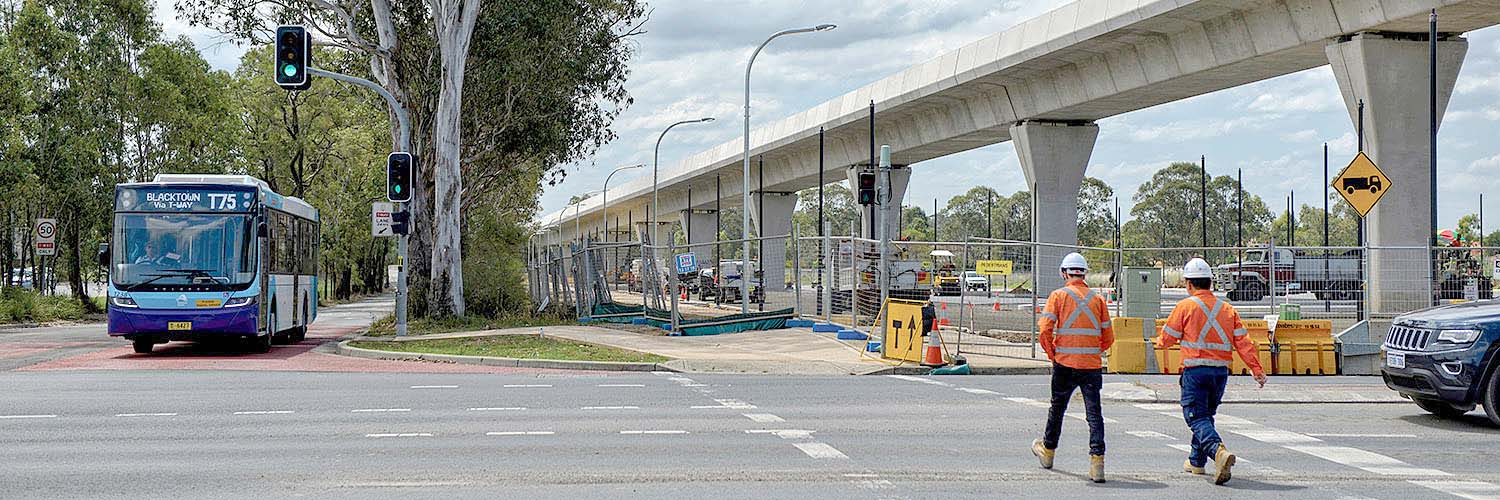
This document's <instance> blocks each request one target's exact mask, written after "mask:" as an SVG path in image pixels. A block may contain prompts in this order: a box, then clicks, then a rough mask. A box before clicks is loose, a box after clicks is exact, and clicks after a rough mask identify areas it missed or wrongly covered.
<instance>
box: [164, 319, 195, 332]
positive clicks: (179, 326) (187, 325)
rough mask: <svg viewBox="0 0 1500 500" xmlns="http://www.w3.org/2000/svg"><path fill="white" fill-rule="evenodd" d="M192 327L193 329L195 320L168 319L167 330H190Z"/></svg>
mask: <svg viewBox="0 0 1500 500" xmlns="http://www.w3.org/2000/svg"><path fill="white" fill-rule="evenodd" d="M192 329H193V322H191V321H168V322H167V330H171V331H174V332H180V331H188V330H192Z"/></svg>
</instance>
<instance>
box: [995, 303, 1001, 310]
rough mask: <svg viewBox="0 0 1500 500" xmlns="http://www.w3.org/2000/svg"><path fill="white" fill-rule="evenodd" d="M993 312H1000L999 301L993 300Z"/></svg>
mask: <svg viewBox="0 0 1500 500" xmlns="http://www.w3.org/2000/svg"><path fill="white" fill-rule="evenodd" d="M995 312H1000V301H998V300H997V301H995Z"/></svg>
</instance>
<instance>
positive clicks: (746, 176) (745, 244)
mask: <svg viewBox="0 0 1500 500" xmlns="http://www.w3.org/2000/svg"><path fill="white" fill-rule="evenodd" d="M835 27H836V26H834V25H832V24H819V25H817V26H814V27H811V28H797V29H789V30H783V31H779V32H777V33H776V34H774V35H771V36H770V37H769V38H766V41H764V42H761V43H760V46H759V47H756V48H755V52H752V53H751V54H750V60H749V61H748V62H746V63H745V158H744V164H743V169H742V171H741V174H742V175H743V178H742V180H741V183H740V196H741V203H743V204H744V205H743V207H742V210H740V215H741V217H740V218H741V219H742V220H741V222H742V224H743V229H742V232H741V238H743V241H741V242H740V254H741V259H742V262H744V264H743V265H741V266H740V267H741V269H740V312H741V313H745V314H749V313H750V279H749V276H746V275H745V274H746V273H745V271H746V270H748V269H749V267H750V266H749V263H750V69H751V68H753V67H755V57H756V56H759V55H760V51H761V50H763V49H765V48H766V45H767V44H770V43H771V40H775V39H777V38H780V37H783V36H786V35H795V34H799V33H812V32H816V31H828V30H831V29H834V28H835ZM761 236H765V235H761Z"/></svg>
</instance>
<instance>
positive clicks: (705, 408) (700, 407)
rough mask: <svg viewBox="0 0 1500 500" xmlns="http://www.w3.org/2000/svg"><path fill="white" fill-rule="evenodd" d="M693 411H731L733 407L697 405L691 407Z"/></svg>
mask: <svg viewBox="0 0 1500 500" xmlns="http://www.w3.org/2000/svg"><path fill="white" fill-rule="evenodd" d="M691 409H693V410H732V409H734V408H733V407H730V406H724V405H698V406H693V407H691Z"/></svg>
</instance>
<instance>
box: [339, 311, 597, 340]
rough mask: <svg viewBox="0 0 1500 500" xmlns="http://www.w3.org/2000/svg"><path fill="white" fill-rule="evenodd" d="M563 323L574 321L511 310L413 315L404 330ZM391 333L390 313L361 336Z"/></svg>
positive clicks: (414, 332)
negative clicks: (446, 315)
mask: <svg viewBox="0 0 1500 500" xmlns="http://www.w3.org/2000/svg"><path fill="white" fill-rule="evenodd" d="M567 324H574V322H573V321H571V320H567V319H564V318H563V317H562V316H560V315H557V314H550V313H548V314H543V315H528V314H524V313H515V314H507V315H504V316H499V317H495V318H482V317H479V316H466V317H463V318H413V319H410V320H409V321H408V322H407V324H406V331H407V333H408V334H410V335H426V334H431V333H453V332H477V331H484V330H504V329H507V328H529V327H537V326H556V325H567ZM395 334H396V317H395V316H394V315H386V316H384V317H382V318H380V319H378V320H375V323H374V324H371V325H370V328H369V330H368V331H366V332H365V336H368V337H390V336H393V335H395Z"/></svg>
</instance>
